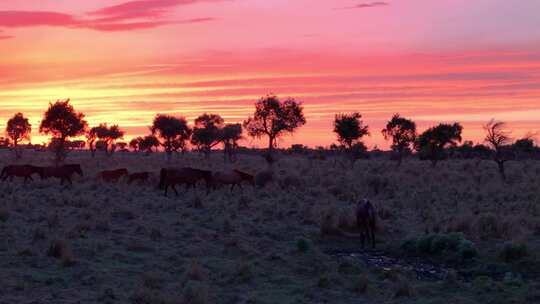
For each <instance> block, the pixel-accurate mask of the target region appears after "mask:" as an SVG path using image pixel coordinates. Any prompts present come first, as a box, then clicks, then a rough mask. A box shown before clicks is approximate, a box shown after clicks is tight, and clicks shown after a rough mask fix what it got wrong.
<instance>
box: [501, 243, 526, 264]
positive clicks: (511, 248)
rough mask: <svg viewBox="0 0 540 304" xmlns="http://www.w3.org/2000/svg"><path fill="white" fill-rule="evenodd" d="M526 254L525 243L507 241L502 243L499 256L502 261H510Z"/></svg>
mask: <svg viewBox="0 0 540 304" xmlns="http://www.w3.org/2000/svg"><path fill="white" fill-rule="evenodd" d="M528 254H529V250H528V248H527V245H525V244H516V243H512V242H508V243H505V244H504V246H503V248H502V250H501V252H500V254H499V256H500V258H501V259H502V260H503V261H505V262H507V263H511V262H514V261H517V260H520V259H522V258H524V257H526V256H527V255H528Z"/></svg>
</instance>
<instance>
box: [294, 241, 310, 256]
mask: <svg viewBox="0 0 540 304" xmlns="http://www.w3.org/2000/svg"><path fill="white" fill-rule="evenodd" d="M310 247H311V244H310V241H309V240H307V239H304V238H301V239H298V240H297V241H296V249H298V251H299V252H302V253H306V252H308V251H309V248H310Z"/></svg>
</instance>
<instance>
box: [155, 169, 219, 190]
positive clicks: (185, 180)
mask: <svg viewBox="0 0 540 304" xmlns="http://www.w3.org/2000/svg"><path fill="white" fill-rule="evenodd" d="M200 180H204V181H205V182H206V192H208V189H209V187H210V185H211V184H212V171H207V170H200V169H194V168H188V167H185V168H163V169H161V171H160V174H159V189H163V188H165V196H167V190H168V189H169V187H171V188H172V189H173V190H174V192H175V193H176V195H178V191H176V188H175V185H186V189H189V187H190V186H192V187H193V188H195V185H196V184H197V182H198V181H200Z"/></svg>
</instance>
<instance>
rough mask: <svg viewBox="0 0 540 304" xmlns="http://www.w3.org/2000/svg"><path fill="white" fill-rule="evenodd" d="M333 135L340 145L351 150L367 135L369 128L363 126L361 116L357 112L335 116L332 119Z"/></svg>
mask: <svg viewBox="0 0 540 304" xmlns="http://www.w3.org/2000/svg"><path fill="white" fill-rule="evenodd" d="M334 133H336V134H337V139H338V142H339V143H340V144H342V145H343V146H345V147H346V148H348V149H351V148H352V146H353V145H354V144H355V143H357V142H359V141H360V140H361V139H362V137H364V136H366V135H369V127H368V126H367V125H364V122H363V121H362V115H361V114H360V113H358V112H354V113H352V114H337V115H336V116H335V118H334Z"/></svg>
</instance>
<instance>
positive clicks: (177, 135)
mask: <svg viewBox="0 0 540 304" xmlns="http://www.w3.org/2000/svg"><path fill="white" fill-rule="evenodd" d="M150 130H151V131H152V134H153V135H157V136H159V137H160V138H161V139H162V140H163V141H162V143H161V145H162V146H163V148H164V149H165V152H166V153H167V158H168V159H169V160H170V159H171V155H172V153H173V152H174V151H178V150H182V151H183V150H184V149H185V147H186V141H187V140H189V138H190V137H191V133H192V130H191V128H190V127H189V126H188V123H187V120H186V119H185V118H184V117H174V116H170V115H164V114H158V115H156V117H155V118H154V122H153V123H152V127H151V129H150Z"/></svg>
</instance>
